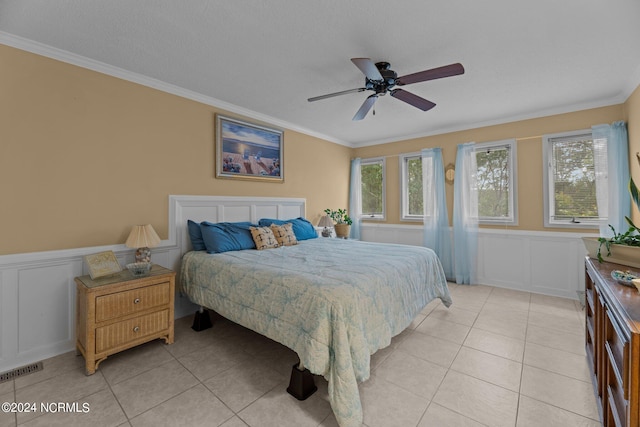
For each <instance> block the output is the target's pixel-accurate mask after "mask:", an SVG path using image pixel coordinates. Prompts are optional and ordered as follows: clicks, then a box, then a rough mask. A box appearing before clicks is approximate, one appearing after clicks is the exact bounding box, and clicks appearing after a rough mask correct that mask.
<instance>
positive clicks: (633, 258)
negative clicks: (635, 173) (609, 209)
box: [582, 178, 640, 268]
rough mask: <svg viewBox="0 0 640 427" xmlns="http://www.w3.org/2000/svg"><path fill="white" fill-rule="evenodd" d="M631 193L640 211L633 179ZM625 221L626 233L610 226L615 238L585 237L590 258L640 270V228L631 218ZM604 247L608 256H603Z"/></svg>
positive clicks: (639, 197)
mask: <svg viewBox="0 0 640 427" xmlns="http://www.w3.org/2000/svg"><path fill="white" fill-rule="evenodd" d="M629 193H630V194H631V200H633V203H634V204H635V205H636V206H637V207H638V208H639V209H640V195H639V193H638V187H636V184H635V183H634V182H633V178H631V179H630V180H629ZM625 220H626V221H627V223H628V224H629V229H628V230H627V231H626V232H624V233H618V232H616V230H615V229H614V228H613V226H611V225H609V228H611V231H613V237H609V238H607V237H598V238H593V237H583V238H582V240H583V241H584V244H585V246H586V248H587V250H588V251H589V256H591V257H592V258H597V259H598V261H600V262H603V261H608V262H614V263H617V264H622V265H628V266H630V267H638V268H640V228H638V227H636V225H635V224H634V223H633V221H632V220H631V218H629V217H625ZM603 247H604V249H605V250H606V254H603V251H602V249H603Z"/></svg>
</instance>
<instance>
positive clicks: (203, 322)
mask: <svg viewBox="0 0 640 427" xmlns="http://www.w3.org/2000/svg"><path fill="white" fill-rule="evenodd" d="M212 326H213V325H212V324H211V318H210V317H209V312H208V311H207V310H205V309H204V308H203V307H200V310H198V311H196V314H195V316H194V317H193V326H191V329H193V330H194V331H196V332H200V331H204V330H205V329H209V328H210V327H212Z"/></svg>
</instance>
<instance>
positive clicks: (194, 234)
mask: <svg viewBox="0 0 640 427" xmlns="http://www.w3.org/2000/svg"><path fill="white" fill-rule="evenodd" d="M187 227H188V230H189V238H190V239H191V247H192V248H193V250H194V251H206V250H207V247H206V246H205V244H204V239H203V238H202V231H200V224H198V223H197V222H193V221H191V220H188V221H187Z"/></svg>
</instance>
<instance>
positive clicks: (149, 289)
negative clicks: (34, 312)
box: [75, 264, 175, 375]
mask: <svg viewBox="0 0 640 427" xmlns="http://www.w3.org/2000/svg"><path fill="white" fill-rule="evenodd" d="M75 282H76V287H77V295H76V349H77V351H78V352H79V353H81V354H82V355H83V356H84V358H85V367H86V374H87V375H91V374H93V373H95V371H96V369H97V368H98V364H99V363H100V362H101V361H103V360H104V359H106V358H107V356H109V355H111V354H114V353H117V352H120V351H122V350H126V349H128V348H131V347H134V346H136V345H139V344H142V343H145V342H147V341H151V340H154V339H157V338H163V339H164V340H165V342H166V343H167V344H171V343H173V317H174V298H175V273H174V272H173V271H171V270H168V269H166V268H164V267H160V266H159V265H155V264H154V265H153V267H152V268H151V270H150V271H149V273H148V274H146V275H144V276H142V277H135V276H133V275H132V274H131V273H130V272H129V270H123V271H121V272H120V273H118V274H114V275H111V276H107V277H101V278H96V279H95V280H93V279H91V277H90V276H82V277H76V278H75Z"/></svg>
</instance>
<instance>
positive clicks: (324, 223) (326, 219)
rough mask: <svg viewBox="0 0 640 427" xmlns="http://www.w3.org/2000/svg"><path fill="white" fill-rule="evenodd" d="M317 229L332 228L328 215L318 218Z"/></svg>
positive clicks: (331, 221)
mask: <svg viewBox="0 0 640 427" xmlns="http://www.w3.org/2000/svg"><path fill="white" fill-rule="evenodd" d="M318 227H333V220H332V219H331V218H329V216H328V215H325V216H323V217H322V218H320V222H319V223H318Z"/></svg>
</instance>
